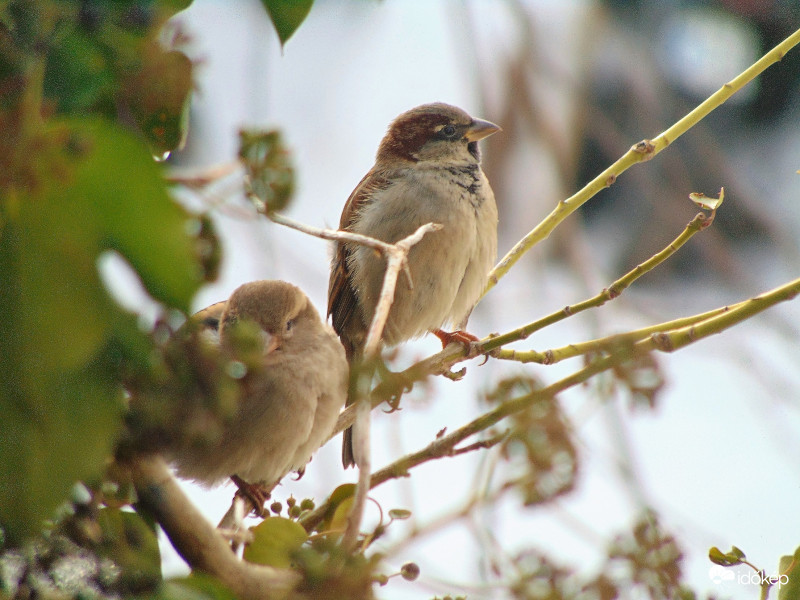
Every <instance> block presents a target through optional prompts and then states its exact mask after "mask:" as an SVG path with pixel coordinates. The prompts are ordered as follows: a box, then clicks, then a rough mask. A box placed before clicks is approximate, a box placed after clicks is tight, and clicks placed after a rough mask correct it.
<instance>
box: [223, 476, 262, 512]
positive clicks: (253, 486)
mask: <svg viewBox="0 0 800 600" xmlns="http://www.w3.org/2000/svg"><path fill="white" fill-rule="evenodd" d="M231 481H233V483H235V484H236V487H237V488H239V489H238V490H237V491H236V495H237V496H239V497H241V498H243V499H244V500H246V501H247V502H249V503H250V505H251V506H252V510H253V512H254V513H255V514H256V515H257V516H259V517H264V516H265V510H264V504H266V502H267V500H269V499H270V497H271V496H270V493H269V490H268V489H267V487H266V486H264V485H262V484H259V483H248V482H246V481H245V480H244V479H242V478H241V477H239V476H238V475H231Z"/></svg>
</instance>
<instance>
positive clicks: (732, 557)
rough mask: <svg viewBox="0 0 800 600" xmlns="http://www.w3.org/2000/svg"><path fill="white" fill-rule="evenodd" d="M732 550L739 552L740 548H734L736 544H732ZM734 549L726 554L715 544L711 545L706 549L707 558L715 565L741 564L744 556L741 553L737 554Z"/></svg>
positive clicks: (730, 565) (729, 565)
mask: <svg viewBox="0 0 800 600" xmlns="http://www.w3.org/2000/svg"><path fill="white" fill-rule="evenodd" d="M734 550H735V551H738V552H741V550H739V549H738V548H736V546H734ZM735 551H731V552H729V553H728V554H725V553H724V552H722V550H720V549H719V548H717V547H716V546H713V547H712V548H711V549H710V550H709V551H708V559H709V560H710V561H711V562H713V563H714V564H716V565H721V566H723V567H732V566H734V565H738V564H741V562H742V560H741V559H742V558H743V557H744V554H743V553H742V554H741V556H739V555H738V553H737V552H735Z"/></svg>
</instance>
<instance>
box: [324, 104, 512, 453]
mask: <svg viewBox="0 0 800 600" xmlns="http://www.w3.org/2000/svg"><path fill="white" fill-rule="evenodd" d="M499 130H500V128H499V127H498V126H497V125H495V124H493V123H490V122H488V121H483V120H480V119H475V118H472V117H471V116H469V115H468V114H467V113H466V112H464V111H463V110H461V109H460V108H456V107H455V106H450V105H448V104H444V103H434V104H424V105H422V106H418V107H416V108H413V109H411V110H409V111H407V112H404V113H403V114H401V115H400V116H399V117H397V118H396V119H395V120H394V121H393V122H392V123H391V124H390V126H389V130H388V132H387V133H386V135H385V136H384V138H383V139H382V140H381V143H380V146H379V147H378V152H377V155H376V159H375V165H374V166H373V167H372V169H370V171H369V172H368V173H367V174H366V175H365V176H364V178H363V179H362V180H361V182H360V183H359V184H358V186H356V189H355V190H354V191H353V193H352V194H350V197H349V198H348V199H347V203H346V204H345V206H344V210H343V211H342V217H341V220H340V223H339V228H340V229H342V230H345V231H350V232H353V233H359V234H363V235H367V236H370V237H373V238H377V239H379V240H382V241H384V242H389V243H394V242H397V241H399V240H400V239H402V238H404V237H406V236H408V235H411V234H412V233H413V232H414V231H416V229H417V228H418V227H420V226H422V225H424V224H426V223H430V222H432V223H439V224H441V225H442V226H443V228H442V229H441V230H439V231H435V232H432V233H429V234H427V235H426V236H425V237H424V238H423V239H422V241H420V242H419V243H417V244H416V245H415V246H413V247H412V249H411V251H410V252H409V254H408V266H409V269H410V273H411V284H409V281H408V278H406V277H405V276H403V275H402V274H401V276H400V277H399V279H398V281H397V287H396V291H395V296H394V302H393V304H392V307H391V310H390V312H389V317H388V319H387V321H386V326H385V329H384V331H383V337H382V342H383V344H384V345H385V346H393V345H396V344H399V343H401V342H403V341H406V340H409V339H412V338H415V337H419V336H421V335H423V334H425V333H426V332H428V331H431V332H434V333H436V334H437V335H438V336H439V337H440V339H442V343H443V344H445V345H446V343H447V342H448V341H450V340H451V339H452V338H453V335H454V334H451V333H447V332H444V331H442V330H441V328H442V327H444V326H448V325H452V326H454V327H455V328H456V329H458V330H461V329H463V328H464V327H465V326H466V323H467V319H468V318H469V315H470V313H471V312H472V309H473V307H474V306H475V304H476V303H477V301H478V300H479V299H480V296H481V293H482V292H483V289H484V287H485V285H486V278H487V275H488V273H489V271H490V269H491V268H492V266H493V265H494V262H495V259H496V258H497V205H496V204H495V200H494V194H493V192H492V189H491V187H489V182H488V181H487V179H486V176H485V175H484V173H483V171H482V170H481V166H480V152H479V150H478V140H481V139H483V138H485V137H487V136H489V135H491V134H493V133H495V132H497V131H499ZM385 268H386V264H385V260H384V258H383V257H382V256H379V255H377V254H376V252H375V251H374V250H372V249H371V248H368V247H366V246H363V245H358V244H355V243H352V242H343V241H337V242H336V245H335V248H334V256H333V261H332V265H331V275H330V280H329V285H328V316H329V317H331V321H332V324H333V328H334V330H335V331H336V333H338V334H339V338H340V339H341V341H342V345H343V346H344V348H345V351H346V353H347V358H348V361H349V362H350V363H351V365H353V364H355V363H356V362H358V360H359V358H360V356H361V354H362V353H363V347H364V343H365V338H366V334H367V331H368V329H369V325H370V323H371V321H372V318H373V315H374V314H375V307H376V304H377V300H378V297H379V295H380V291H381V287H382V285H383V277H384V272H385ZM457 339H461V340H463V339H464V337H460V338H458V337H457ZM466 339H476V338H474V336H469V335H468V334H466ZM348 403H349V402H348ZM342 462H343V464H344V466H345V468H346V467H348V466H351V465H353V464H354V458H353V450H352V432H351V430H350V429H348V430H346V431H345V434H344V443H343V449H342Z"/></svg>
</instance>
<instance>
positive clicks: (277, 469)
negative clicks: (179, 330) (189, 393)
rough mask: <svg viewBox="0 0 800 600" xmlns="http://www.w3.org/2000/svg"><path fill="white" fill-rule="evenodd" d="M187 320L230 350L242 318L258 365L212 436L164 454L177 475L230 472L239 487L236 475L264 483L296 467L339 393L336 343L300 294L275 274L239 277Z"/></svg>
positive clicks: (317, 438) (342, 391)
mask: <svg viewBox="0 0 800 600" xmlns="http://www.w3.org/2000/svg"><path fill="white" fill-rule="evenodd" d="M192 319H193V320H195V321H196V322H198V323H201V324H202V325H203V326H205V327H207V328H208V329H209V330H210V331H211V332H212V333H213V332H215V331H218V333H219V344H220V350H221V351H222V352H223V353H230V354H231V356H235V355H234V354H233V348H234V346H235V342H234V341H233V340H234V338H235V337H236V331H235V330H236V328H237V327H240V325H239V324H240V323H242V322H250V323H251V327H252V326H255V328H257V331H258V334H259V336H260V341H261V351H262V355H259V356H260V358H259V362H260V363H261V364H260V365H258V368H256V369H254V372H253V373H252V376H250V375H248V376H247V377H248V379H245V380H244V382H243V387H244V389H243V392H242V395H241V397H240V399H239V404H238V406H237V409H236V411H235V413H234V414H233V416H232V417H231V418H230V419H229V420H227V421H226V423H225V427H224V428H223V429H222V431H221V432H220V434H219V435H218V436H215V437H214V438H212V439H211V440H208V441H207V443H203V444H196V443H195V444H190V445H187V444H180V445H178V446H177V447H171V448H169V447H168V448H167V450H166V451H165V452H164V454H165V456H166V458H167V459H168V460H170V461H171V462H172V463H173V464H174V466H175V467H176V470H177V473H178V475H179V476H181V477H184V478H187V479H193V480H195V481H198V482H200V483H202V484H206V485H213V484H216V483H219V482H220V481H222V480H223V479H225V478H227V477H229V476H233V477H232V479H234V481H236V482H237V485H240V487H241V484H242V480H244V481H245V482H249V483H253V484H259V485H261V486H263V487H264V488H265V489H266V490H269V489H271V488H272V487H274V485H275V484H277V483H278V482H279V481H280V480H281V478H283V476H284V475H286V474H287V473H288V472H289V471H292V470H302V469H303V468H304V467H305V465H306V463H307V462H308V461H309V460H310V458H311V455H312V453H314V452H315V451H316V450H317V449H318V448H319V447H320V446H322V444H324V443H325V441H327V439H328V437H329V436H330V434H331V433H332V431H333V428H334V425H335V423H336V419H337V417H338V415H339V412H340V411H341V409H342V406H343V405H344V402H345V397H346V396H347V380H348V364H347V360H346V358H345V353H344V349H343V348H342V345H341V344H340V343H339V340H338V339H337V337H336V335H335V334H334V332H333V331H332V330H331V329H330V327H328V326H327V325H326V324H325V323H323V322H322V320H321V319H320V317H319V314H318V313H317V311H316V309H315V308H314V306H313V305H312V304H311V302H310V301H309V299H308V297H306V295H305V294H304V293H303V292H302V291H301V290H300V289H299V288H297V287H295V286H294V285H291V284H289V283H286V282H283V281H255V282H252V283H246V284H244V285H242V286H241V287H239V288H238V289H236V290H235V291H234V292H233V294H232V295H231V297H230V298H229V299H228V300H227V301H225V302H219V303H217V304H214V305H212V306H210V307H208V308H206V309H204V310H202V311H200V312H199V313H197V314H196V315H194V316H193V317H192ZM257 337H258V336H257Z"/></svg>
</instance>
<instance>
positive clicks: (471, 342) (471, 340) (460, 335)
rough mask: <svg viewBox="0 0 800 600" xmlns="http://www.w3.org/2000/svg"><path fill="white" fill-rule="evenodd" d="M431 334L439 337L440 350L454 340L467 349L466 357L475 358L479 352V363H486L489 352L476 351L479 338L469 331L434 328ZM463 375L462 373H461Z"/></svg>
mask: <svg viewBox="0 0 800 600" xmlns="http://www.w3.org/2000/svg"><path fill="white" fill-rule="evenodd" d="M431 333H433V335H435V336H436V337H438V338H439V340H440V341H441V342H442V350H444V349H445V348H447V346H448V344H451V343H453V342H455V343H456V344H461V345H462V346H464V348H465V349H466V351H467V358H475V357H476V356H478V355H479V354H483V357H484V360H483V362H482V363H481V366H482V365H485V364H486V361H488V360H489V355H490V354H491V353H490V352H479V351H478V342H480V341H481V340H480V338H478V337H476V336H474V335H472V334H471V333H467V332H466V331H462V330H460V329H459V330H457V331H452V332H451V331H445V330H444V329H434V330H432V331H431ZM461 375H462V376H463V373H462V374H461Z"/></svg>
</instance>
